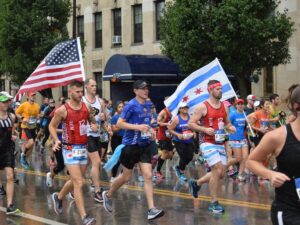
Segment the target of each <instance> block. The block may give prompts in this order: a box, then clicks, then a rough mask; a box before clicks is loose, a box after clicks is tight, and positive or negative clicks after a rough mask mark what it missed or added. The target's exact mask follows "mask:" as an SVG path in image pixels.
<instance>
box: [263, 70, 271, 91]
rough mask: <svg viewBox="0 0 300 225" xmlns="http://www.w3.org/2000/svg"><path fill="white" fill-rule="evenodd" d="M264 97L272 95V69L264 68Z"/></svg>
mask: <svg viewBox="0 0 300 225" xmlns="http://www.w3.org/2000/svg"><path fill="white" fill-rule="evenodd" d="M264 83H265V88H264V89H265V95H268V94H272V93H273V67H272V66H268V67H266V68H265V82H264Z"/></svg>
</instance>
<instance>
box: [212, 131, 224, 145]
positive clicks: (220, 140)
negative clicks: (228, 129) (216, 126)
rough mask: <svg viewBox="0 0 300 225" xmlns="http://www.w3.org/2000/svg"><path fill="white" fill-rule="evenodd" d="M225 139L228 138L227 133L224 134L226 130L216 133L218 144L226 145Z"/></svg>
mask: <svg viewBox="0 0 300 225" xmlns="http://www.w3.org/2000/svg"><path fill="white" fill-rule="evenodd" d="M225 138H226V133H225V132H224V130H217V131H216V132H215V142H216V143H219V144H222V143H224V141H225Z"/></svg>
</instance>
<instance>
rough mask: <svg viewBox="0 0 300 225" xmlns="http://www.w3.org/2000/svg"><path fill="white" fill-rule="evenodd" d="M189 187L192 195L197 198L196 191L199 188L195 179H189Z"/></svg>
mask: <svg viewBox="0 0 300 225" xmlns="http://www.w3.org/2000/svg"><path fill="white" fill-rule="evenodd" d="M189 188H190V193H191V194H192V195H193V197H194V198H198V192H199V190H200V186H198V184H197V181H196V180H194V179H190V180H189Z"/></svg>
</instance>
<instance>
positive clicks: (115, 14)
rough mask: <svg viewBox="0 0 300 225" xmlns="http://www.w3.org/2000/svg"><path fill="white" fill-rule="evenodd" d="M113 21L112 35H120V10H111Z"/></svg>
mask: <svg viewBox="0 0 300 225" xmlns="http://www.w3.org/2000/svg"><path fill="white" fill-rule="evenodd" d="M113 20H114V35H115V36H121V35H122V25H121V22H122V21H121V9H114V10H113Z"/></svg>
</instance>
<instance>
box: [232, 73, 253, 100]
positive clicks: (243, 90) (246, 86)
mask: <svg viewBox="0 0 300 225" xmlns="http://www.w3.org/2000/svg"><path fill="white" fill-rule="evenodd" d="M236 78H237V82H238V87H239V95H240V97H241V98H246V97H247V95H249V94H250V93H251V82H250V81H249V80H248V79H247V78H246V77H245V76H244V75H238V76H237V77H236Z"/></svg>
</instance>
